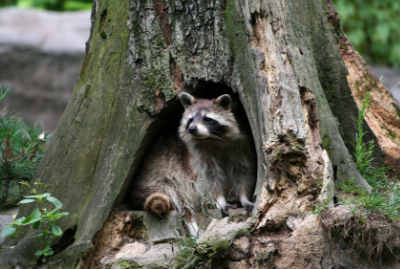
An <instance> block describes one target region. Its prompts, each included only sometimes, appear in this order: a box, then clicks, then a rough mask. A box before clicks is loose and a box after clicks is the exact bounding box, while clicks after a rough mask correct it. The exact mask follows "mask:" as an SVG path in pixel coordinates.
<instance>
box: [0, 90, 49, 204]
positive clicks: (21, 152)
mask: <svg viewBox="0 0 400 269" xmlns="http://www.w3.org/2000/svg"><path fill="white" fill-rule="evenodd" d="M10 91H11V90H10V89H9V88H2V87H1V85H0V102H1V101H2V100H3V99H4V98H5V97H6V96H7V95H8V94H9V93H10ZM49 137H50V136H49V135H48V134H46V133H45V132H43V130H42V126H41V125H40V124H38V125H33V124H27V123H25V122H24V121H23V120H22V118H21V117H20V116H18V115H14V114H13V113H12V112H8V111H7V110H4V111H2V112H1V113H0V206H4V204H5V203H6V200H7V198H8V195H9V188H10V185H16V183H17V182H19V181H21V180H24V181H27V180H29V179H30V178H31V177H32V176H33V174H34V172H35V170H36V167H37V165H38V164H39V162H40V160H41V158H42V156H43V153H44V150H43V144H44V143H45V142H46V141H47V140H48V139H49Z"/></svg>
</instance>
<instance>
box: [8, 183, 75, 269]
mask: <svg viewBox="0 0 400 269" xmlns="http://www.w3.org/2000/svg"><path fill="white" fill-rule="evenodd" d="M21 184H24V185H25V186H27V187H28V188H29V189H31V191H32V194H33V195H27V196H24V198H25V199H23V200H21V201H19V204H28V203H34V202H36V204H37V208H36V209H35V210H33V211H32V213H31V214H30V215H29V216H27V217H21V218H18V219H16V220H15V221H14V222H13V223H8V224H7V226H5V227H4V228H3V230H2V232H1V236H2V237H6V236H12V237H15V236H17V235H18V232H21V233H23V234H24V235H25V236H27V237H28V238H30V239H31V240H33V241H35V242H36V243H37V244H38V245H39V247H40V250H38V251H37V252H36V253H35V255H37V256H39V257H40V256H43V258H42V262H46V260H47V257H49V256H51V255H53V254H54V251H53V250H52V249H51V246H50V243H51V241H52V239H53V238H54V237H58V236H61V235H62V230H61V228H60V226H58V225H56V221H57V220H58V219H59V218H61V217H63V216H65V215H68V213H67V212H58V211H60V210H61V207H62V203H61V202H60V201H59V200H58V199H57V198H55V197H53V196H51V194H50V193H48V192H46V193H42V191H43V188H44V187H46V185H44V184H43V183H41V182H40V181H38V180H37V181H36V182H35V183H34V187H31V185H30V184H29V183H27V182H22V183H21ZM52 207H53V209H51V208H52ZM28 225H31V226H32V228H34V229H39V230H40V231H41V233H39V234H38V235H36V236H34V237H32V236H30V235H29V234H27V233H26V232H25V230H24V229H23V226H28Z"/></svg>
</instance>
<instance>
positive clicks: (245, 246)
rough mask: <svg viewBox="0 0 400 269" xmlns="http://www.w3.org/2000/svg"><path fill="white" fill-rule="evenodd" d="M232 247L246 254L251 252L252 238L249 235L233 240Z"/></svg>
mask: <svg viewBox="0 0 400 269" xmlns="http://www.w3.org/2000/svg"><path fill="white" fill-rule="evenodd" d="M232 247H233V248H234V249H236V250H238V251H240V252H243V253H244V254H249V253H250V240H249V238H248V237H247V236H242V237H240V238H237V239H235V240H233V242H232Z"/></svg>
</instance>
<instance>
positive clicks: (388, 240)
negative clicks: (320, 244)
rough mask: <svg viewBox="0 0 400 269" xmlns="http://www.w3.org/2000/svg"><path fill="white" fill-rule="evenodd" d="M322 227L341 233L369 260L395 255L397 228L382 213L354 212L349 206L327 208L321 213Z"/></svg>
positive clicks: (331, 231)
mask: <svg viewBox="0 0 400 269" xmlns="http://www.w3.org/2000/svg"><path fill="white" fill-rule="evenodd" d="M321 224H322V227H323V228H324V229H325V230H326V231H329V232H330V233H335V232H336V233H339V234H340V235H342V236H343V238H345V239H349V240H351V241H352V243H353V246H354V247H356V248H359V249H362V250H363V251H364V253H365V254H366V256H367V257H368V259H369V260H379V261H381V258H382V255H383V254H385V253H387V252H390V253H392V254H393V255H395V254H394V252H393V247H394V240H395V238H396V236H397V232H398V231H397V228H396V227H395V226H392V225H391V224H390V223H389V222H388V221H387V219H386V217H385V216H384V215H382V214H380V213H371V214H367V215H362V214H357V213H356V214H353V213H352V212H351V211H350V208H349V207H348V206H339V207H336V208H333V209H330V210H327V211H326V212H324V213H323V214H322V215H321Z"/></svg>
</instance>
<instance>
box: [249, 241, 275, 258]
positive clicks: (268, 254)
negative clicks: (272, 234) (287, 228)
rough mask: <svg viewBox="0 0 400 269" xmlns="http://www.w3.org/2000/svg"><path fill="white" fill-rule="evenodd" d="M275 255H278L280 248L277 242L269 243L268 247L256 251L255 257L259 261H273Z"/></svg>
mask: <svg viewBox="0 0 400 269" xmlns="http://www.w3.org/2000/svg"><path fill="white" fill-rule="evenodd" d="M275 253H278V246H277V244H276V242H273V241H271V242H267V243H266V246H265V247H263V248H257V249H256V250H254V255H255V256H256V258H257V260H259V261H263V260H267V259H271V258H272V257H273V255H274V254H275Z"/></svg>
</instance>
